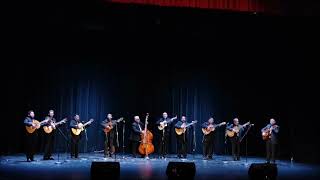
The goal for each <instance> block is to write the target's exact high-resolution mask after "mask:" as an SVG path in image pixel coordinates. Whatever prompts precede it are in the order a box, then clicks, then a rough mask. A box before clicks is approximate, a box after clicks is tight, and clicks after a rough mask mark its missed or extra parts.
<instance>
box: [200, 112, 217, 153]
mask: <svg viewBox="0 0 320 180" xmlns="http://www.w3.org/2000/svg"><path fill="white" fill-rule="evenodd" d="M213 123H214V119H213V118H212V117H210V118H209V119H208V121H207V122H204V123H203V124H202V128H205V129H207V128H210V127H213V126H214V124H213ZM213 139H214V131H211V132H210V133H209V134H207V135H203V157H204V159H212V155H213Z"/></svg>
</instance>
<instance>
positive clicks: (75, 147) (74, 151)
mask: <svg viewBox="0 0 320 180" xmlns="http://www.w3.org/2000/svg"><path fill="white" fill-rule="evenodd" d="M79 141H80V135H79V136H77V135H74V134H72V133H71V157H75V158H78V155H79Z"/></svg>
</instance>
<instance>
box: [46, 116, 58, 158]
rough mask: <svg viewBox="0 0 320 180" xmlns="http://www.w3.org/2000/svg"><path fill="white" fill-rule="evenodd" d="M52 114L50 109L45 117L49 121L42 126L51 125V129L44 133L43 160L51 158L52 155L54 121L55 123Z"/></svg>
mask: <svg viewBox="0 0 320 180" xmlns="http://www.w3.org/2000/svg"><path fill="white" fill-rule="evenodd" d="M53 116H54V111H53V110H50V111H49V114H48V116H47V117H46V119H48V120H49V121H48V122H47V123H46V124H44V126H52V128H53V131H52V132H51V133H44V137H45V146H44V155H43V160H53V158H52V157H51V155H52V149H53V142H54V134H55V125H54V123H56V119H55V118H54V117H53Z"/></svg>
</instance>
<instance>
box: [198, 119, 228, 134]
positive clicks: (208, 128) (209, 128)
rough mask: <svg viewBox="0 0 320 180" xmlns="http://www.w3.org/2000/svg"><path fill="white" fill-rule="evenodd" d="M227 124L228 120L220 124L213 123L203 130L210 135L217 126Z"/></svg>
mask: <svg viewBox="0 0 320 180" xmlns="http://www.w3.org/2000/svg"><path fill="white" fill-rule="evenodd" d="M225 124H226V122H222V123H220V124H213V125H211V126H208V127H207V128H202V132H203V134H204V135H208V134H210V133H211V132H213V131H214V130H215V129H216V128H217V127H220V126H223V125H225Z"/></svg>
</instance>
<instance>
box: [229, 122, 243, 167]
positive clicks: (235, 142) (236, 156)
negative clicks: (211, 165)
mask: <svg viewBox="0 0 320 180" xmlns="http://www.w3.org/2000/svg"><path fill="white" fill-rule="evenodd" d="M246 125H248V124H247V123H246V124H245V125H240V124H239V119H238V118H234V119H233V123H232V124H230V125H229V126H228V127H227V130H229V131H233V132H234V133H235V135H234V136H233V137H231V138H230V141H231V147H232V155H233V160H234V161H240V139H241V137H242V134H243V132H244V128H245V127H246ZM235 129H239V132H238V133H237V132H236V130H235Z"/></svg>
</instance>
